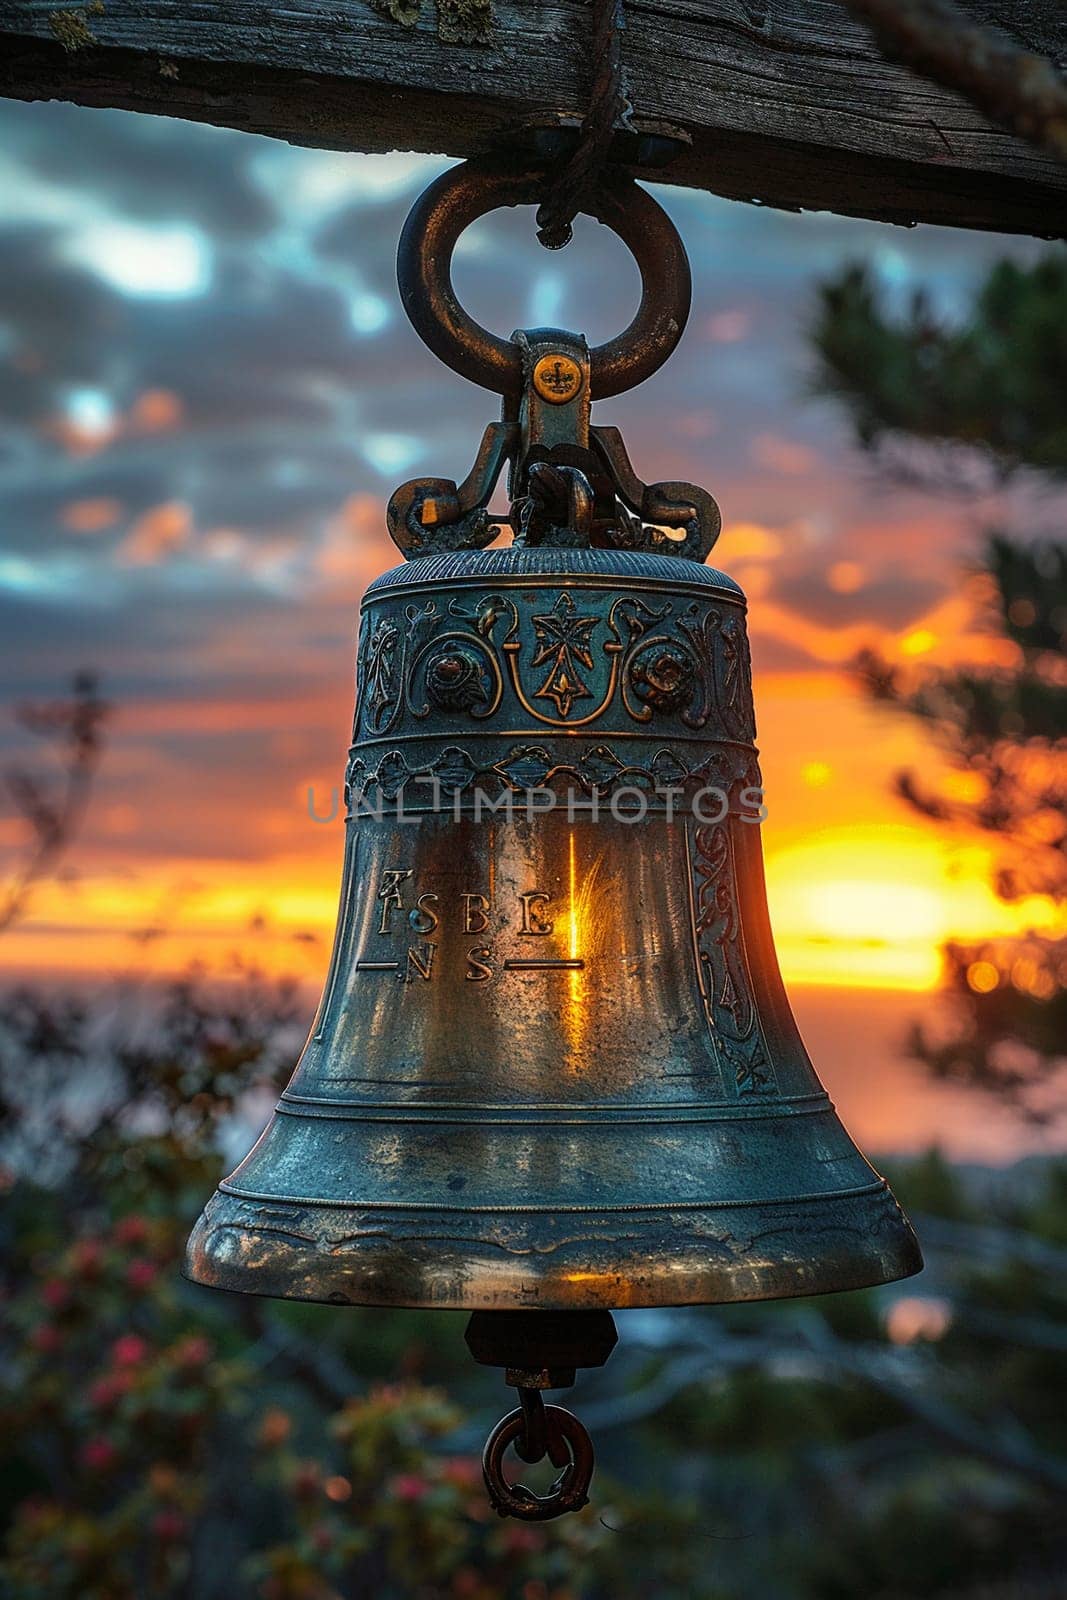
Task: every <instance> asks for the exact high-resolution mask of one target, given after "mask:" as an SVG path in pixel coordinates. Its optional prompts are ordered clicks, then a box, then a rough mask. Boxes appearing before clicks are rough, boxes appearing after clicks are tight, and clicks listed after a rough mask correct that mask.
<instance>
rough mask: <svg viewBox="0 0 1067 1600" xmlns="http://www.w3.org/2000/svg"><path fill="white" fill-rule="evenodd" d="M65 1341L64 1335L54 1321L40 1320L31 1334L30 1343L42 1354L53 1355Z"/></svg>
mask: <svg viewBox="0 0 1067 1600" xmlns="http://www.w3.org/2000/svg"><path fill="white" fill-rule="evenodd" d="M62 1343H63V1335H62V1334H61V1333H60V1331H59V1329H58V1328H57V1327H56V1326H55V1324H54V1323H52V1322H39V1323H38V1324H37V1326H36V1328H34V1330H33V1332H32V1333H31V1334H30V1344H31V1346H32V1347H33V1349H34V1350H36V1351H37V1352H38V1353H39V1354H40V1355H42V1356H51V1355H54V1354H55V1352H56V1351H57V1350H58V1349H59V1347H60V1346H61V1345H62Z"/></svg>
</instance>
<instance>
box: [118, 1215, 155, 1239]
mask: <svg viewBox="0 0 1067 1600" xmlns="http://www.w3.org/2000/svg"><path fill="white" fill-rule="evenodd" d="M147 1238H148V1223H147V1221H146V1220H145V1218H144V1217H142V1216H140V1215H139V1214H138V1213H137V1212H134V1213H133V1214H132V1215H131V1216H128V1217H120V1219H119V1221H118V1222H116V1224H115V1243H116V1244H144V1242H145V1240H146V1239H147Z"/></svg>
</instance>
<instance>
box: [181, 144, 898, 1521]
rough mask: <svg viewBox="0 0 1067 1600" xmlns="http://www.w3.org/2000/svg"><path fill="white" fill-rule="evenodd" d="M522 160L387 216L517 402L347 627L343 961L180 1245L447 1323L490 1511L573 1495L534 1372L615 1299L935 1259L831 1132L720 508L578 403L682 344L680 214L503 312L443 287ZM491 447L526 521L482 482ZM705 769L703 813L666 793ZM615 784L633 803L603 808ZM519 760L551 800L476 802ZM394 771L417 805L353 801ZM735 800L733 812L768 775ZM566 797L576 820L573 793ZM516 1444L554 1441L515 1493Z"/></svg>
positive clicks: (528, 190) (652, 211) (285, 1280)
mask: <svg viewBox="0 0 1067 1600" xmlns="http://www.w3.org/2000/svg"><path fill="white" fill-rule="evenodd" d="M536 189H537V185H536V183H535V181H534V180H532V179H531V178H529V177H528V176H527V177H518V178H516V177H514V176H510V175H508V174H507V173H506V172H503V171H502V170H501V169H497V168H479V167H473V168H472V167H461V168H458V169H453V170H452V171H450V172H448V173H447V174H446V175H445V176H444V178H442V179H440V180H438V182H437V183H436V184H435V185H433V186H432V187H431V189H430V190H429V191H428V192H427V194H426V195H425V196H424V197H423V198H422V200H420V201H419V202H418V204H417V205H416V207H415V210H414V211H413V213H412V216H411V218H409V221H408V224H407V226H406V229H405V233H404V237H403V240H402V243H401V252H400V281H401V292H402V295H403V298H404V302H405V305H406V307H407V308H408V310H409V313H410V314H411V315H412V320H413V321H414V322H415V324H416V326H417V327H418V329H419V331H420V332H421V333H422V334H423V336H424V338H426V340H427V343H429V344H430V346H431V348H433V349H434V350H435V351H436V352H437V353H438V354H439V355H440V356H441V357H442V359H444V360H445V361H447V362H448V363H449V364H450V365H453V366H455V367H456V368H457V369H459V370H462V371H464V372H466V373H468V375H471V376H474V377H475V378H476V379H477V381H479V382H482V383H485V384H488V385H489V386H491V387H494V388H496V389H497V390H498V391H499V392H501V393H502V394H503V396H504V411H503V418H502V420H501V421H500V422H499V423H494V424H492V425H491V426H490V428H489V429H487V431H486V434H485V438H484V439H483V441H482V446H481V449H480V451H479V454H478V459H477V462H476V464H475V467H474V469H473V470H472V472H471V474H470V476H469V477H468V478H467V480H466V481H465V482H464V483H463V484H461V485H460V486H458V487H457V485H456V484H455V483H453V482H450V481H446V480H427V479H423V480H419V481H418V482H415V483H409V484H405V485H404V486H403V488H401V489H398V490H397V492H396V494H395V495H394V496H393V498H392V501H391V502H390V506H389V519H388V520H389V529H390V532H391V533H392V536H393V538H394V540H395V541H396V543H397V544H398V545H399V547H400V549H401V550H402V551H403V553H404V555H405V557H406V558H407V559H406V561H405V562H404V563H403V564H402V565H401V566H399V567H396V568H395V569H394V570H392V571H391V572H387V573H386V574H385V575H384V576H383V577H381V578H379V579H378V580H377V581H376V582H375V583H374V584H372V585H371V587H370V589H369V590H368V592H367V595H366V597H365V600H364V606H363V615H362V624H361V630H360V638H359V660H358V695H357V702H356V714H355V726H354V729H353V742H352V750H351V754H350V757H349V763H348V772H347V793H348V797H349V815H348V822H347V834H346V846H345V860H344V872H343V881H342V887H341V904H340V911H339V918H338V928H337V936H336V943H335V947H334V952H333V957H332V961H331V964H330V970H329V974H328V976H327V980H326V986H325V990H324V993H323V997H322V1001H321V1004H320V1006H319V1011H318V1014H317V1016H316V1019H315V1022H314V1025H313V1028H312V1032H311V1037H310V1039H309V1040H308V1044H307V1047H306V1049H305V1051H304V1053H303V1055H302V1057H301V1059H300V1062H299V1064H298V1066H297V1068H296V1071H295V1073H294V1075H293V1079H292V1081H291V1083H290V1084H289V1086H288V1088H287V1089H286V1090H285V1092H284V1094H283V1095H282V1097H281V1100H280V1101H279V1103H278V1106H277V1109H276V1111H275V1114H274V1116H273V1117H272V1119H271V1121H270V1124H269V1125H268V1127H267V1129H266V1130H265V1132H264V1134H263V1136H262V1137H261V1139H260V1141H259V1143H258V1144H257V1145H256V1147H255V1149H254V1150H253V1151H252V1152H251V1154H250V1155H249V1156H248V1157H247V1158H246V1159H245V1160H244V1161H243V1162H242V1163H241V1165H240V1166H239V1167H238V1168H237V1170H236V1172H234V1173H233V1174H232V1176H231V1177H229V1178H227V1179H226V1180H225V1182H223V1183H222V1184H221V1185H220V1186H219V1191H218V1193H217V1194H216V1196H215V1197H214V1199H212V1201H211V1202H210V1204H209V1205H208V1206H207V1209H206V1210H205V1212H204V1214H203V1216H202V1218H201V1219H200V1221H199V1223H198V1224H197V1227H196V1229H195V1230H194V1233H193V1236H192V1238H191V1240H190V1243H189V1254H188V1271H189V1273H190V1275H191V1276H192V1277H193V1278H195V1279H196V1280H197V1281H199V1282H201V1283H207V1284H212V1285H215V1286H217V1287H219V1288H224V1289H236V1290H242V1291H246V1292H250V1293H255V1294H269V1295H282V1296H287V1297H291V1298H296V1299H310V1300H326V1301H331V1302H333V1303H336V1304H339V1305H391V1306H433V1307H441V1308H455V1309H457V1310H466V1311H471V1312H473V1313H474V1315H473V1316H472V1318H471V1322H470V1326H469V1329H468V1343H469V1344H470V1347H471V1349H472V1352H473V1354H474V1355H475V1357H476V1359H478V1360H479V1361H483V1362H485V1363H487V1364H490V1365H499V1366H502V1367H504V1368H506V1369H507V1378H508V1381H509V1383H512V1384H514V1385H515V1386H516V1387H517V1388H518V1389H519V1395H520V1400H521V1405H520V1407H519V1408H518V1409H517V1410H516V1411H514V1412H512V1413H511V1414H510V1415H509V1416H508V1417H506V1418H505V1419H504V1421H503V1422H502V1423H500V1424H499V1425H498V1427H497V1428H496V1429H495V1430H494V1432H493V1434H492V1435H491V1437H490V1440H489V1443H488V1445H487V1447H486V1456H485V1474H486V1482H487V1485H488V1488H489V1492H490V1495H491V1498H492V1500H493V1503H494V1504H495V1505H496V1507H497V1509H498V1510H500V1511H501V1513H502V1514H511V1515H515V1516H519V1517H523V1518H528V1519H540V1518H546V1517H551V1516H556V1515H559V1514H560V1513H561V1512H563V1511H568V1510H574V1509H577V1508H578V1507H579V1506H581V1505H583V1504H584V1503H585V1500H586V1496H587V1490H588V1486H589V1479H590V1475H591V1472H592V1451H591V1448H590V1447H589V1441H588V1438H587V1436H586V1435H585V1432H584V1429H583V1428H582V1427H581V1424H580V1423H579V1422H578V1421H577V1420H576V1419H575V1418H574V1417H573V1416H571V1414H570V1413H569V1412H567V1411H565V1410H562V1409H561V1408H559V1407H556V1406H548V1407H546V1406H544V1404H543V1401H542V1398H541V1394H542V1391H543V1390H544V1389H545V1388H552V1387H556V1386H560V1385H566V1384H569V1383H571V1382H573V1381H574V1375H575V1369H576V1368H577V1367H579V1366H593V1365H599V1364H600V1363H601V1362H602V1361H604V1360H605V1359H606V1358H607V1355H608V1354H609V1352H610V1349H611V1347H612V1345H613V1343H614V1340H615V1331H614V1327H613V1324H612V1319H611V1315H610V1313H611V1310H612V1309H613V1308H615V1307H623V1306H648V1305H685V1304H691V1303H695V1302H728V1301H738V1300H750V1299H759V1298H768V1297H775V1296H786V1295H799V1294H814V1293H819V1292H824V1291H828V1290H837V1289H854V1288H857V1287H860V1286H861V1285H865V1284H872V1283H882V1282H886V1281H888V1280H890V1279H893V1278H897V1277H901V1276H904V1275H906V1274H908V1273H911V1272H915V1271H917V1270H918V1268H919V1266H920V1257H919V1252H918V1247H917V1245H916V1242H915V1238H914V1235H913V1234H912V1231H911V1229H910V1227H909V1225H908V1223H907V1221H906V1220H905V1218H904V1217H903V1215H902V1214H901V1212H900V1209H899V1207H898V1206H897V1204H896V1202H895V1201H894V1199H893V1196H892V1195H891V1193H890V1191H889V1189H888V1187H887V1186H886V1184H885V1183H884V1181H883V1180H882V1179H881V1178H880V1177H879V1176H878V1175H877V1173H875V1172H874V1171H872V1169H871V1167H870V1166H869V1165H868V1164H867V1162H866V1161H865V1160H864V1158H863V1157H862V1155H861V1154H860V1153H859V1151H858V1150H857V1149H856V1147H855V1146H854V1145H853V1143H852V1141H851V1140H850V1139H849V1137H848V1134H847V1133H846V1132H845V1130H844V1128H843V1127H842V1125H841V1123H840V1121H839V1120H838V1118H837V1116H836V1114H835V1112H834V1109H833V1106H832V1105H831V1104H830V1101H829V1100H828V1098H827V1096H826V1093H825V1091H824V1090H823V1088H822V1086H821V1085H820V1083H819V1080H818V1078H817V1077H816V1075H815V1071H814V1069H813V1067H812V1065H811V1062H810V1061H809V1059H808V1056H807V1054H806V1052H805V1050H804V1046H803V1044H802V1042H801V1039H800V1036H799V1034H798V1032H797V1028H796V1025H795V1023H794V1021H793V1017H792V1014H791V1012H790V1009H789V1004H788V1001H787V999H786V995H785V992H784V989H783V987H782V982H781V978H780V976H779V972H778V966H777V962H776V959H775V953H774V946H773V941H772V937H771V930H770V924H769V920H768V915H767V904H766V896H765V892H764V884H763V864H762V856H761V850H760V842H759V830H758V828H757V827H755V826H752V823H753V822H754V821H757V820H758V815H753V811H752V805H753V800H752V797H753V796H754V795H755V796H758V795H759V792H760V779H759V772H758V767H757V762H756V751H755V747H754V742H753V741H754V737H755V726H754V720H753V708H752V689H751V678H750V672H749V658H748V645H747V640H746V634H745V622H744V598H743V596H742V594H741V591H740V590H739V589H738V587H737V585H736V584H735V583H734V582H733V581H732V580H731V579H730V578H728V577H726V576H724V575H723V574H722V573H720V572H716V571H714V570H713V569H711V568H709V567H707V566H705V565H704V564H703V562H704V559H705V557H706V556H707V554H708V552H709V550H710V548H711V546H712V544H713V543H714V540H715V537H716V535H717V533H718V529H719V515H718V511H717V509H716V507H715V503H714V501H713V500H712V499H711V497H710V496H709V495H708V494H706V493H705V491H703V490H702V489H697V488H695V487H693V486H692V485H688V484H679V483H661V484H655V485H652V486H651V487H646V486H645V485H644V484H642V483H640V482H639V481H638V479H637V478H636V476H635V475H634V472H633V469H632V468H631V466H630V464H629V460H628V458H627V455H626V451H625V449H624V447H623V445H622V441H621V438H620V436H619V434H618V433H617V431H616V430H614V429H611V428H606V427H593V426H591V425H590V420H589V416H590V399H591V397H592V396H593V395H595V394H596V393H598V392H600V393H605V394H610V393H616V392H618V391H619V390H620V389H622V388H624V387H626V385H627V383H628V382H630V381H633V382H637V381H639V380H640V378H642V377H644V376H647V375H648V374H649V373H650V372H651V371H653V370H655V367H656V366H658V365H659V364H660V363H661V362H662V361H663V360H665V359H666V356H667V355H668V354H669V353H670V350H671V349H672V348H673V346H674V344H675V343H676V342H677V339H678V338H679V337H680V335H681V331H682V328H683V326H684V324H685V319H686V315H687V313H688V309H689V292H690V291H689V274H688V267H687V265H686V263H685V254H684V250H683V249H682V246H681V242H680V240H679V239H678V237H677V235H676V234H675V232H674V230H673V228H672V227H671V225H670V223H669V222H668V220H667V219H666V217H665V216H664V215H663V213H662V212H661V211H660V209H659V207H658V206H657V205H656V204H655V202H654V201H653V200H651V198H650V197H649V196H648V195H647V194H645V193H643V192H642V191H641V190H639V189H637V187H636V186H635V185H633V184H632V183H630V181H629V180H620V181H619V182H618V183H615V184H613V185H612V186H611V188H610V189H606V190H605V191H604V193H603V196H602V202H601V203H600V205H599V210H598V214H599V215H601V217H602V220H604V221H606V222H607V223H608V224H609V225H610V226H612V227H614V228H616V230H617V231H618V232H620V233H621V234H622V235H623V237H624V238H626V239H627V242H628V243H630V245H631V247H632V248H633V249H634V252H635V254H636V255H637V256H638V259H639V264H640V265H641V268H642V275H643V279H644V283H645V299H644V301H643V302H642V308H641V310H640V311H639V312H638V315H637V318H636V319H635V322H634V324H633V325H632V326H631V329H630V330H628V331H627V333H626V334H624V335H623V336H622V337H621V339H619V340H616V341H614V343H613V344H611V345H607V346H603V347H601V349H599V350H594V351H592V352H590V351H588V350H587V348H586V345H585V342H584V340H582V339H580V338H578V337H576V336H575V335H573V334H567V333H563V332H560V331H557V330H554V329H548V330H546V329H537V330H533V331H527V332H523V333H519V334H516V335H515V336H514V338H513V339H512V340H511V341H504V340H499V339H496V338H494V337H493V336H492V335H489V334H487V333H486V332H485V331H484V330H482V329H479V328H478V327H477V325H476V324H473V323H472V322H471V321H470V319H469V318H467V316H466V313H464V312H463V311H462V309H461V308H460V307H459V305H458V302H456V300H455V296H454V294H453V293H452V289H451V284H450V282H449V280H448V270H447V269H448V259H449V257H450V255H451V249H452V245H453V244H454V242H455V239H456V237H457V236H458V233H459V232H460V231H461V229H462V227H463V226H466V223H467V222H469V221H470V220H472V219H473V217H474V216H476V215H478V214H480V211H481V210H484V209H487V208H488V207H489V206H491V205H496V204H502V203H509V204H515V203H518V202H519V201H522V200H526V199H530V198H533V197H534V196H535V194H536ZM505 461H506V462H508V463H509V490H510V511H509V514H508V518H507V519H506V520H507V521H508V522H510V525H511V530H512V534H513V542H512V543H511V545H510V546H508V547H502V548H497V549H487V548H485V547H486V546H487V545H489V544H490V543H491V541H492V540H493V538H494V537H495V536H496V535H497V533H498V532H499V530H500V527H501V526H502V525H503V522H504V520H505V519H503V518H500V519H496V520H494V519H493V518H492V517H491V516H490V514H489V511H488V505H489V497H490V495H491V493H492V491H493V486H494V484H495V482H496V479H497V477H498V475H499V473H500V471H501V469H502V467H503V464H504V463H505ZM709 783H714V784H715V785H717V786H718V787H719V788H720V789H721V791H722V792H723V794H724V795H725V796H726V805H725V809H724V811H723V814H722V815H720V816H719V817H717V819H716V820H714V821H713V822H702V821H701V820H699V818H698V817H696V816H694V815H693V813H692V812H691V810H689V809H687V808H684V807H683V808H672V807H671V805H670V804H668V800H667V795H668V794H669V793H670V792H671V791H677V790H681V791H682V792H683V793H687V792H689V791H691V790H692V789H694V788H695V787H698V786H702V785H705V786H706V785H707V784H709ZM622 786H625V787H628V788H629V789H631V790H632V791H634V792H636V793H637V794H638V795H640V796H642V797H643V798H644V800H645V811H644V813H643V818H644V820H643V821H642V823H641V825H640V827H638V828H633V827H629V826H624V825H623V823H622V822H621V821H620V820H619V818H618V817H617V816H616V814H615V813H614V811H613V810H610V809H609V810H607V811H604V810H599V811H598V810H596V809H595V807H594V804H593V803H594V802H596V801H597V800H598V799H601V798H604V797H610V796H611V795H613V794H614V793H616V792H617V791H618V790H619V789H620V787H622ZM534 788H536V789H537V790H539V791H549V792H551V793H552V794H553V795H557V796H559V797H566V799H567V800H568V801H569V802H571V803H570V804H569V805H567V806H566V807H563V806H557V807H555V808H553V809H551V810H550V811H548V812H546V813H545V814H543V815H541V814H525V815H524V814H522V813H521V812H520V813H518V814H516V813H514V812H513V811H508V812H506V814H500V813H498V811H497V810H496V809H490V811H489V812H488V814H486V813H485V811H484V808H481V807H479V806H478V805H477V804H476V801H477V799H478V797H479V796H481V797H483V798H484V796H485V795H486V794H487V793H488V794H489V795H490V796H491V797H495V798H496V799H499V798H500V797H503V796H507V795H509V794H512V793H514V792H516V791H523V790H530V789H534ZM368 794H369V795H371V796H374V795H377V796H379V797H382V796H384V797H385V799H387V800H389V801H393V800H395V799H396V798H397V797H398V796H399V795H400V794H403V798H404V809H405V813H406V815H405V819H404V821H403V823H401V821H400V820H399V819H398V818H396V817H394V816H392V815H390V812H389V810H388V808H387V807H379V808H378V809H377V811H375V812H372V813H371V814H367V811H366V810H365V809H364V808H363V807H362V806H361V805H360V804H357V800H364V799H365V798H366V797H367V796H368ZM757 804H758V801H757ZM583 807H584V808H585V809H583ZM510 1446H514V1448H515V1451H516V1452H517V1453H518V1454H519V1455H520V1456H521V1457H522V1458H523V1459H525V1460H528V1461H535V1460H539V1459H541V1458H542V1457H544V1456H545V1455H547V1456H548V1457H549V1459H550V1460H551V1461H552V1463H553V1464H554V1465H555V1466H556V1467H557V1468H558V1469H559V1476H558V1478H557V1480H556V1482H555V1484H554V1486H553V1488H552V1489H551V1490H550V1491H549V1493H547V1494H545V1495H537V1494H535V1493H534V1492H533V1491H532V1490H530V1489H529V1488H527V1487H525V1486H524V1485H523V1484H521V1483H515V1482H512V1481H511V1480H510V1479H509V1477H508V1475H507V1474H506V1472H505V1470H504V1459H505V1454H506V1452H507V1450H508V1448H509V1447H510Z"/></svg>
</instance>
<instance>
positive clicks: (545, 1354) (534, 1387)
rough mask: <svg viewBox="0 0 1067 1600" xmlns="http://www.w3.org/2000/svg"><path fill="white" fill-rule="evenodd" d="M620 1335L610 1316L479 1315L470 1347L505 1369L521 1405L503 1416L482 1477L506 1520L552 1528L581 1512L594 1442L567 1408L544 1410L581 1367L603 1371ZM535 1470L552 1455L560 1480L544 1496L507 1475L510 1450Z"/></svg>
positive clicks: (470, 1331)
mask: <svg viewBox="0 0 1067 1600" xmlns="http://www.w3.org/2000/svg"><path fill="white" fill-rule="evenodd" d="M617 1339H618V1334H617V1332H616V1329H615V1322H614V1319H613V1318H612V1315H611V1313H610V1311H475V1312H474V1313H473V1315H472V1316H471V1319H470V1322H469V1323H468V1324H467V1332H466V1340H467V1346H468V1348H469V1350H470V1352H471V1355H472V1356H473V1357H474V1359H475V1361H477V1362H478V1363H479V1364H480V1365H482V1366H489V1367H503V1368H504V1374H505V1382H506V1383H508V1384H509V1385H510V1387H511V1388H513V1389H515V1390H516V1392H517V1394H518V1399H519V1404H518V1406H517V1408H516V1409H515V1410H514V1411H509V1412H508V1414H507V1415H506V1416H504V1417H501V1419H500V1421H499V1422H498V1423H497V1425H496V1427H495V1428H494V1429H493V1431H492V1432H491V1433H490V1435H489V1437H488V1439H487V1440H486V1442H485V1449H484V1451H483V1453H482V1474H483V1476H484V1478H485V1487H486V1490H487V1492H488V1495H489V1500H490V1503H491V1504H492V1506H493V1509H494V1510H495V1511H496V1512H497V1514H498V1515H499V1516H501V1517H518V1518H520V1519H521V1520H522V1521H524V1522H547V1521H549V1520H551V1519H552V1518H553V1517H561V1516H564V1515H565V1514H566V1513H567V1512H568V1511H580V1510H581V1508H582V1507H583V1506H584V1505H586V1504H587V1503H588V1500H589V1485H590V1483H591V1481H592V1477H593V1465H594V1455H593V1443H592V1440H591V1439H590V1437H589V1434H588V1433H587V1432H586V1430H585V1427H584V1426H583V1424H582V1423H581V1422H580V1421H579V1419H578V1418H577V1417H576V1416H575V1415H574V1414H573V1412H571V1411H567V1410H566V1409H565V1408H564V1407H562V1406H554V1405H547V1406H546V1405H545V1402H544V1391H545V1390H546V1389H569V1388H570V1386H571V1385H572V1384H573V1382H574V1379H575V1374H576V1371H577V1368H579V1367H601V1366H603V1365H604V1362H605V1361H606V1360H607V1359H608V1356H609V1355H610V1354H611V1352H612V1350H613V1349H614V1348H615V1343H616V1340H617ZM509 1446H510V1447H512V1448H514V1451H515V1454H516V1455H517V1456H519V1457H520V1459H521V1460H523V1461H526V1462H528V1463H530V1464H531V1465H532V1464H534V1463H536V1462H538V1461H543V1460H544V1459H545V1457H546V1456H547V1457H548V1459H549V1460H550V1461H551V1463H552V1465H553V1466H554V1467H558V1468H559V1474H558V1476H557V1477H556V1479H555V1481H554V1482H553V1484H552V1486H551V1488H550V1489H549V1491H548V1493H547V1494H544V1495H538V1494H535V1493H534V1491H533V1490H532V1489H530V1488H528V1487H527V1486H526V1484H524V1483H512V1482H511V1481H510V1480H509V1479H508V1477H507V1475H506V1474H505V1471H504V1458H505V1455H506V1453H507V1451H508V1448H509Z"/></svg>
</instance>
